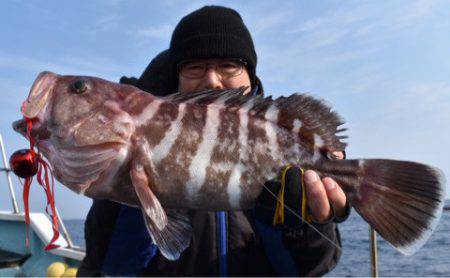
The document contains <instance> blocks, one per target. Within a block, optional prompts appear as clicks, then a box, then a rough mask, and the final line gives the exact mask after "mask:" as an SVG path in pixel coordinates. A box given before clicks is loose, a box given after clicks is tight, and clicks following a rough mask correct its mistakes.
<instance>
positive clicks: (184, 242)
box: [130, 161, 192, 260]
mask: <svg viewBox="0 0 450 278" xmlns="http://www.w3.org/2000/svg"><path fill="white" fill-rule="evenodd" d="M130 176H131V181H132V182H133V185H134V188H135V190H136V194H137V196H138V198H139V201H140V202H141V206H142V214H143V216H144V221H145V224H146V226H147V229H148V232H149V234H150V236H151V238H152V240H153V242H154V243H155V244H156V245H157V246H158V249H159V250H160V252H161V254H163V256H164V257H166V258H167V259H169V260H177V259H178V258H179V257H180V254H181V252H183V251H184V250H185V249H186V248H187V247H189V244H190V240H191V235H192V226H191V224H190V219H189V218H188V217H187V214H186V213H184V212H183V211H178V210H168V211H167V215H166V212H165V211H164V209H163V207H162V206H161V203H160V202H159V201H158V199H157V198H156V196H155V195H154V194H153V192H152V191H151V189H150V186H149V177H148V176H147V174H146V172H145V170H144V167H143V166H142V164H140V163H139V162H136V161H134V162H133V163H132V167H131V172H130Z"/></svg>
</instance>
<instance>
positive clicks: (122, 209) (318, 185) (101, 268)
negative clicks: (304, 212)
mask: <svg viewBox="0 0 450 278" xmlns="http://www.w3.org/2000/svg"><path fill="white" fill-rule="evenodd" d="M256 64H257V56H256V53H255V49H254V46H253V41H252V38H251V36H250V33H249V32H248V30H247V28H246V27H245V25H244V23H243V21H242V19H241V17H240V15H239V14H238V13H237V12H236V11H234V10H231V9H228V8H224V7H216V6H209V7H204V8H202V9H199V10H197V11H195V12H193V13H191V14H189V15H187V16H185V17H184V18H183V19H182V20H181V21H180V22H179V24H178V25H177V27H176V28H175V30H174V32H173V35H172V39H171V43H170V49H169V50H168V51H165V52H163V53H161V54H160V55H159V56H158V57H157V58H155V59H154V60H153V61H152V63H151V64H150V65H149V67H148V68H147V69H146V71H145V72H144V73H143V75H142V76H141V78H139V80H135V79H134V80H133V79H122V80H121V81H122V82H126V83H132V84H134V85H136V86H138V87H139V88H141V89H143V90H146V91H149V92H152V93H154V94H159V95H164V93H167V92H176V91H179V92H186V93H189V92H193V91H200V90H206V89H226V88H239V87H242V86H245V87H248V90H247V91H246V92H245V93H246V94H262V93H263V88H262V85H261V82H260V81H259V79H258V78H257V77H256ZM155 80H157V81H156V82H155ZM161 84H166V85H165V86H161ZM336 155H337V156H343V155H342V154H341V153H339V154H336ZM305 183H306V193H307V200H308V201H307V204H308V206H309V210H310V212H311V216H312V219H313V223H312V225H314V226H315V228H316V229H317V230H319V231H320V232H321V233H322V234H323V235H325V236H326V237H327V238H328V239H330V240H331V241H332V242H333V243H331V242H329V241H328V240H327V239H325V238H324V237H323V236H322V235H320V234H319V233H317V231H315V230H314V229H312V228H310V227H309V226H307V225H306V224H303V225H302V221H301V220H300V219H297V218H296V217H295V216H292V215H287V216H286V217H287V219H286V222H285V224H284V225H283V226H281V227H273V226H272V222H271V218H272V217H273V213H274V210H275V205H276V200H275V199H274V197H273V196H271V195H270V194H269V192H268V191H264V192H263V193H262V194H261V197H260V199H259V201H258V203H257V204H256V207H255V209H252V210H248V211H234V212H207V211H192V212H191V214H190V217H191V220H192V225H193V229H194V232H193V238H192V240H191V245H190V247H189V248H188V249H187V250H185V251H184V252H183V253H182V254H181V257H180V259H179V260H177V261H168V260H167V259H165V258H164V257H163V256H162V255H161V254H159V253H158V252H157V250H156V247H155V246H154V245H153V244H152V243H151V240H150V238H149V236H148V233H147V231H146V228H145V226H144V224H143V220H142V214H141V212H140V210H137V209H133V208H129V207H126V206H119V205H117V204H114V203H112V202H108V201H94V205H93V207H92V208H91V211H90V212H89V215H88V217H87V219H86V227H85V229H86V230H85V231H86V247H87V256H86V258H85V260H84V261H83V264H82V266H81V267H80V270H79V275H91V276H93V275H99V274H106V275H126V276H130V275H146V276H153V275H155V276H169V275H170V276H172V275H178V276H219V275H220V276H225V275H228V276H273V275H283V276H288V275H289V276H290V275H297V276H298V275H300V276H305V275H311V276H317V275H322V274H324V273H326V272H328V271H329V270H330V269H332V268H333V267H334V266H335V265H336V263H337V261H338V259H339V257H340V250H339V249H338V248H337V247H336V246H340V238H339V232H338V230H337V228H336V225H335V223H334V222H335V221H342V220H343V219H345V218H346V216H347V215H348V212H349V206H348V204H347V202H346V197H345V194H344V193H343V191H342V190H341V189H340V187H339V186H337V185H336V183H335V182H334V181H333V180H332V179H330V178H324V179H323V180H320V179H319V178H318V176H317V174H316V173H314V172H313V171H306V173H305ZM286 184H287V186H286V188H287V193H286V196H285V198H286V204H287V205H288V206H290V207H293V208H298V207H300V205H301V204H300V202H299V200H300V198H299V196H301V195H300V193H301V192H300V172H299V170H298V169H297V168H293V169H291V170H289V171H288V172H287V176H286ZM266 186H267V187H268V188H270V190H271V191H275V192H278V190H279V188H280V183H278V182H268V183H267V184H266Z"/></svg>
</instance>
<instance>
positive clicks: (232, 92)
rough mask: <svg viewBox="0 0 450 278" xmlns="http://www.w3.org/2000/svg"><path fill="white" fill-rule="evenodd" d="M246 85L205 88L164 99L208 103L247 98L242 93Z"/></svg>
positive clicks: (176, 101)
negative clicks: (223, 88)
mask: <svg viewBox="0 0 450 278" xmlns="http://www.w3.org/2000/svg"><path fill="white" fill-rule="evenodd" d="M245 90H247V87H240V88H238V89H226V90H206V91H200V92H185V93H176V94H172V95H169V96H166V97H165V98H164V99H166V100H168V101H171V102H175V103H181V102H185V103H197V104H202V105H208V104H210V103H213V102H220V103H225V101H227V100H228V99H232V98H242V99H248V98H249V96H247V95H244V92H245Z"/></svg>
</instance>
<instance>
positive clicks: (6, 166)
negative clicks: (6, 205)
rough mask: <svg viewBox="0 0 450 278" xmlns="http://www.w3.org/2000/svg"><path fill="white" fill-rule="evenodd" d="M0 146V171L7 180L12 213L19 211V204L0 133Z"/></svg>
mask: <svg viewBox="0 0 450 278" xmlns="http://www.w3.org/2000/svg"><path fill="white" fill-rule="evenodd" d="M0 146H1V149H2V157H3V166H4V168H2V169H0V171H4V172H5V173H6V180H7V182H8V187H9V193H10V195H11V200H12V206H13V210H14V213H19V206H18V205H17V200H16V194H15V192H14V187H13V183H12V180H11V176H10V172H11V169H10V168H9V162H8V160H7V159H6V152H5V146H4V144H3V137H2V135H1V134H0Z"/></svg>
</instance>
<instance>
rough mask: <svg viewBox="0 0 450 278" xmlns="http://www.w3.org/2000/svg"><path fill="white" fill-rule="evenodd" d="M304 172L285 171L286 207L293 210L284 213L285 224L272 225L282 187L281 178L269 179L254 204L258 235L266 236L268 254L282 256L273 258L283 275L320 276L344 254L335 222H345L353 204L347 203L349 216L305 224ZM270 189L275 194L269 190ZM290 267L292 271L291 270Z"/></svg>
mask: <svg viewBox="0 0 450 278" xmlns="http://www.w3.org/2000/svg"><path fill="white" fill-rule="evenodd" d="M300 184H301V172H300V170H299V169H298V168H297V169H296V168H295V167H294V168H291V169H290V170H288V171H287V172H286V186H285V190H284V194H285V195H284V199H285V204H286V206H287V207H289V208H290V210H291V211H294V212H295V213H296V215H294V214H293V213H291V212H288V211H286V212H285V214H284V215H285V219H284V223H283V224H282V225H277V226H275V227H274V226H273V224H272V221H273V217H274V212H275V207H276V202H277V201H276V199H275V198H274V196H273V195H272V194H277V193H278V192H279V190H280V188H281V183H280V182H278V181H268V182H266V184H265V187H264V190H263V192H262V193H261V195H260V196H259V199H258V201H257V203H256V206H255V218H256V220H258V221H259V223H260V224H259V225H257V228H258V231H259V234H260V235H261V236H262V238H263V243H264V245H265V249H266V253H268V254H267V255H268V256H269V259H270V257H271V256H273V254H272V253H275V254H276V256H278V257H283V259H282V260H280V259H273V258H272V259H270V261H271V263H272V265H273V266H274V268H276V269H277V271H278V272H279V273H281V274H283V275H299V276H321V275H323V274H325V273H327V272H329V271H331V270H332V269H333V268H334V267H335V266H336V265H337V263H338V261H339V259H340V256H341V239H340V234H339V230H338V228H337V225H336V223H340V222H343V221H344V220H346V219H347V217H348V215H349V214H350V204H349V203H348V204H347V206H346V215H345V216H344V217H342V218H338V217H336V216H335V215H334V213H333V217H332V218H331V219H330V220H329V221H327V222H326V223H315V222H312V223H311V224H308V223H304V222H303V221H302V220H301V219H299V216H300V215H301V214H302V212H301V207H302V201H301V200H302V191H301V190H302V189H301V186H300ZM269 191H271V192H272V194H269V193H268V192H269ZM288 270H289V271H288Z"/></svg>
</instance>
